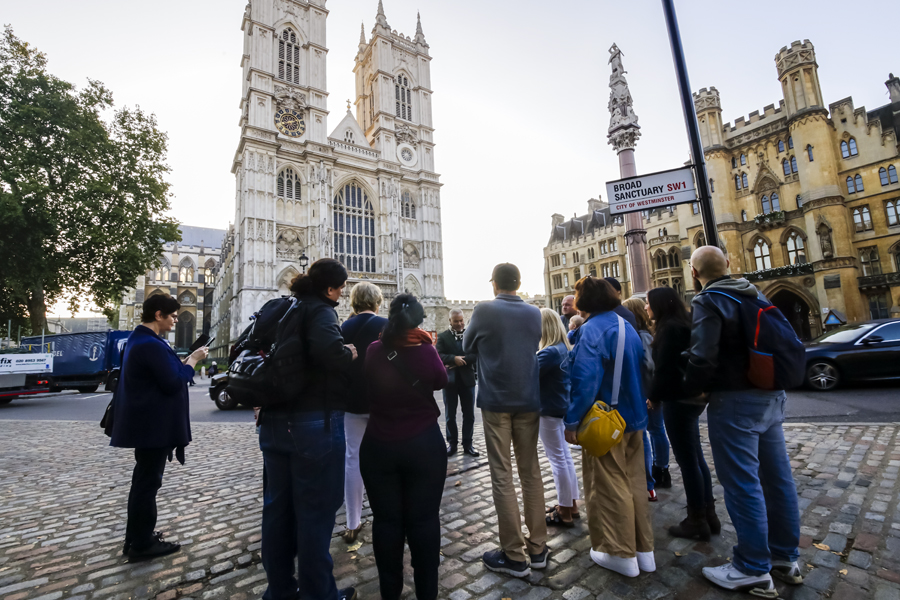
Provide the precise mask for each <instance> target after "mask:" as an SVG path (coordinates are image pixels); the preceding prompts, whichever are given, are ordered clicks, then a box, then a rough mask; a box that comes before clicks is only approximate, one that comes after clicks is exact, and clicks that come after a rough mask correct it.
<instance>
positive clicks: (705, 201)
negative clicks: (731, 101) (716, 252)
mask: <svg viewBox="0 0 900 600" xmlns="http://www.w3.org/2000/svg"><path fill="white" fill-rule="evenodd" d="M662 4H663V10H664V11H665V13H666V25H667V26H668V29H669V43H670V44H671V46H672V59H673V60H674V61H675V71H676V73H677V75H678V88H679V90H680V91H681V109H682V110H683V111H684V125H685V127H686V128H687V134H688V139H689V140H690V142H691V156H692V157H693V162H694V176H695V178H696V180H697V196H698V200H699V204H700V216H701V217H702V219H703V233H704V235H705V237H706V243H707V244H709V245H710V246H718V245H719V231H718V229H717V228H716V213H715V210H714V209H713V204H712V195H711V194H710V192H709V176H708V175H707V174H706V158H705V156H704V155H703V143H702V142H701V141H700V126H699V125H698V124H697V110H696V109H695V108H694V98H693V96H692V95H691V81H690V79H689V78H688V72H687V65H686V64H685V60H684V47H683V46H682V44H681V32H680V31H679V30H678V17H676V16H675V4H674V0H662Z"/></svg>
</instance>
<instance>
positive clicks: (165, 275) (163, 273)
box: [156, 260, 169, 281]
mask: <svg viewBox="0 0 900 600" xmlns="http://www.w3.org/2000/svg"><path fill="white" fill-rule="evenodd" d="M156 280H157V281H168V280H169V261H167V260H163V262H162V264H161V265H159V268H158V269H156Z"/></svg>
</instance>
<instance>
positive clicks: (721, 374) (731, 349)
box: [684, 276, 765, 397]
mask: <svg viewBox="0 0 900 600" xmlns="http://www.w3.org/2000/svg"><path fill="white" fill-rule="evenodd" d="M709 290H717V291H721V292H724V293H726V294H729V295H731V296H733V297H734V298H737V299H740V298H741V297H742V296H743V297H750V298H755V297H759V298H763V299H765V296H763V294H762V293H760V291H759V290H758V289H756V287H755V286H754V285H753V284H751V283H750V282H749V281H747V280H746V279H732V278H731V277H728V276H726V277H721V278H719V279H716V280H714V281H710V282H709V283H708V284H706V287H704V288H703V292H708V291H709ZM703 292H701V293H699V294H697V295H696V296H694V299H693V301H692V302H691V309H692V311H693V326H692V328H691V347H690V350H689V351H688V362H687V369H686V371H685V377H684V386H685V390H684V391H685V393H686V394H687V397H694V396H698V395H700V394H701V393H703V392H717V391H726V390H749V389H756V388H754V387H753V385H751V383H750V381H749V380H748V379H747V366H748V364H749V361H750V358H749V352H748V350H747V347H748V345H747V340H746V339H745V337H746V336H745V334H744V326H743V325H742V324H741V314H740V304H738V303H737V302H735V301H734V300H732V299H730V298H726V297H725V296H724V295H722V294H713V293H703Z"/></svg>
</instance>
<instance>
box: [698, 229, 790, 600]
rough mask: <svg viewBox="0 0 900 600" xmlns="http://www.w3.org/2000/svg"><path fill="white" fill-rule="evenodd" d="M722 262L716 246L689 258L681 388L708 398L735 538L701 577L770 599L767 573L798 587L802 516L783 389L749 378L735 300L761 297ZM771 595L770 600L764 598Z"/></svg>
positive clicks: (711, 434) (772, 588)
mask: <svg viewBox="0 0 900 600" xmlns="http://www.w3.org/2000/svg"><path fill="white" fill-rule="evenodd" d="M728 266H729V263H728V259H727V258H726V257H725V255H724V254H723V253H722V251H721V250H720V249H719V248H717V247H715V246H702V247H700V248H698V249H697V250H696V251H695V252H694V254H693V256H691V273H692V275H693V277H694V287H695V288H696V289H697V291H698V292H700V293H699V294H697V296H695V297H694V300H693V302H692V303H691V304H692V308H693V328H692V331H691V346H690V350H689V352H688V365H687V369H686V373H685V381H684V384H685V388H686V392H687V395H688V396H689V397H692V396H696V395H699V394H700V393H704V392H706V393H709V407H708V408H707V418H708V420H709V443H710V446H711V447H712V452H713V460H714V461H715V463H716V474H717V475H718V477H719V481H720V482H721V483H722V487H724V488H725V506H726V508H727V509H728V514H729V515H730V516H731V521H732V523H733V524H734V528H735V531H736V533H737V538H738V543H737V545H736V546H735V547H734V559H733V561H732V562H729V563H725V564H724V565H722V566H720V567H715V568H713V567H706V568H704V569H703V575H704V576H705V577H706V578H707V579H709V580H710V581H712V582H713V583H715V584H717V585H719V586H721V587H724V588H726V589H730V590H752V589H761V590H763V591H764V592H765V593H766V594H774V593H775V586H774V584H773V582H772V575H774V576H775V577H777V578H778V579H781V580H782V581H784V582H786V583H790V584H799V583H802V581H803V578H802V577H801V576H800V569H799V567H798V566H797V558H798V556H799V552H798V549H797V546H798V545H799V540H800V517H799V511H798V504H797V488H796V485H795V484H794V479H793V475H792V473H791V465H790V461H789V460H788V455H787V449H786V447H785V442H784V431H783V430H782V423H783V422H784V403H785V398H786V397H785V393H784V390H776V391H768V390H761V389H758V388H755V387H753V385H751V383H750V381H749V380H748V378H747V375H746V373H747V366H748V364H749V352H748V346H749V343H748V340H746V339H745V337H746V336H745V333H744V327H743V325H742V324H741V311H740V302H741V299H744V300H747V299H753V298H760V299H763V300H765V296H763V295H762V293H760V292H759V290H757V289H756V287H754V286H753V285H752V284H751V283H750V282H748V281H747V280H746V279H732V278H731V277H729V276H728V274H727V273H728ZM766 597H774V596H766Z"/></svg>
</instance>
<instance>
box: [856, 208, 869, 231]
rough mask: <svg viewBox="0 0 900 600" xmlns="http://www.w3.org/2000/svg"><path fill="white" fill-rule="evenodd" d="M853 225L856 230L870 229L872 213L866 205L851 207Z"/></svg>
mask: <svg viewBox="0 0 900 600" xmlns="http://www.w3.org/2000/svg"><path fill="white" fill-rule="evenodd" d="M853 225H854V226H855V227H856V231H869V230H871V229H872V214H871V213H870V212H869V207H868V206H861V207H859V208H854V209H853Z"/></svg>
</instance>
